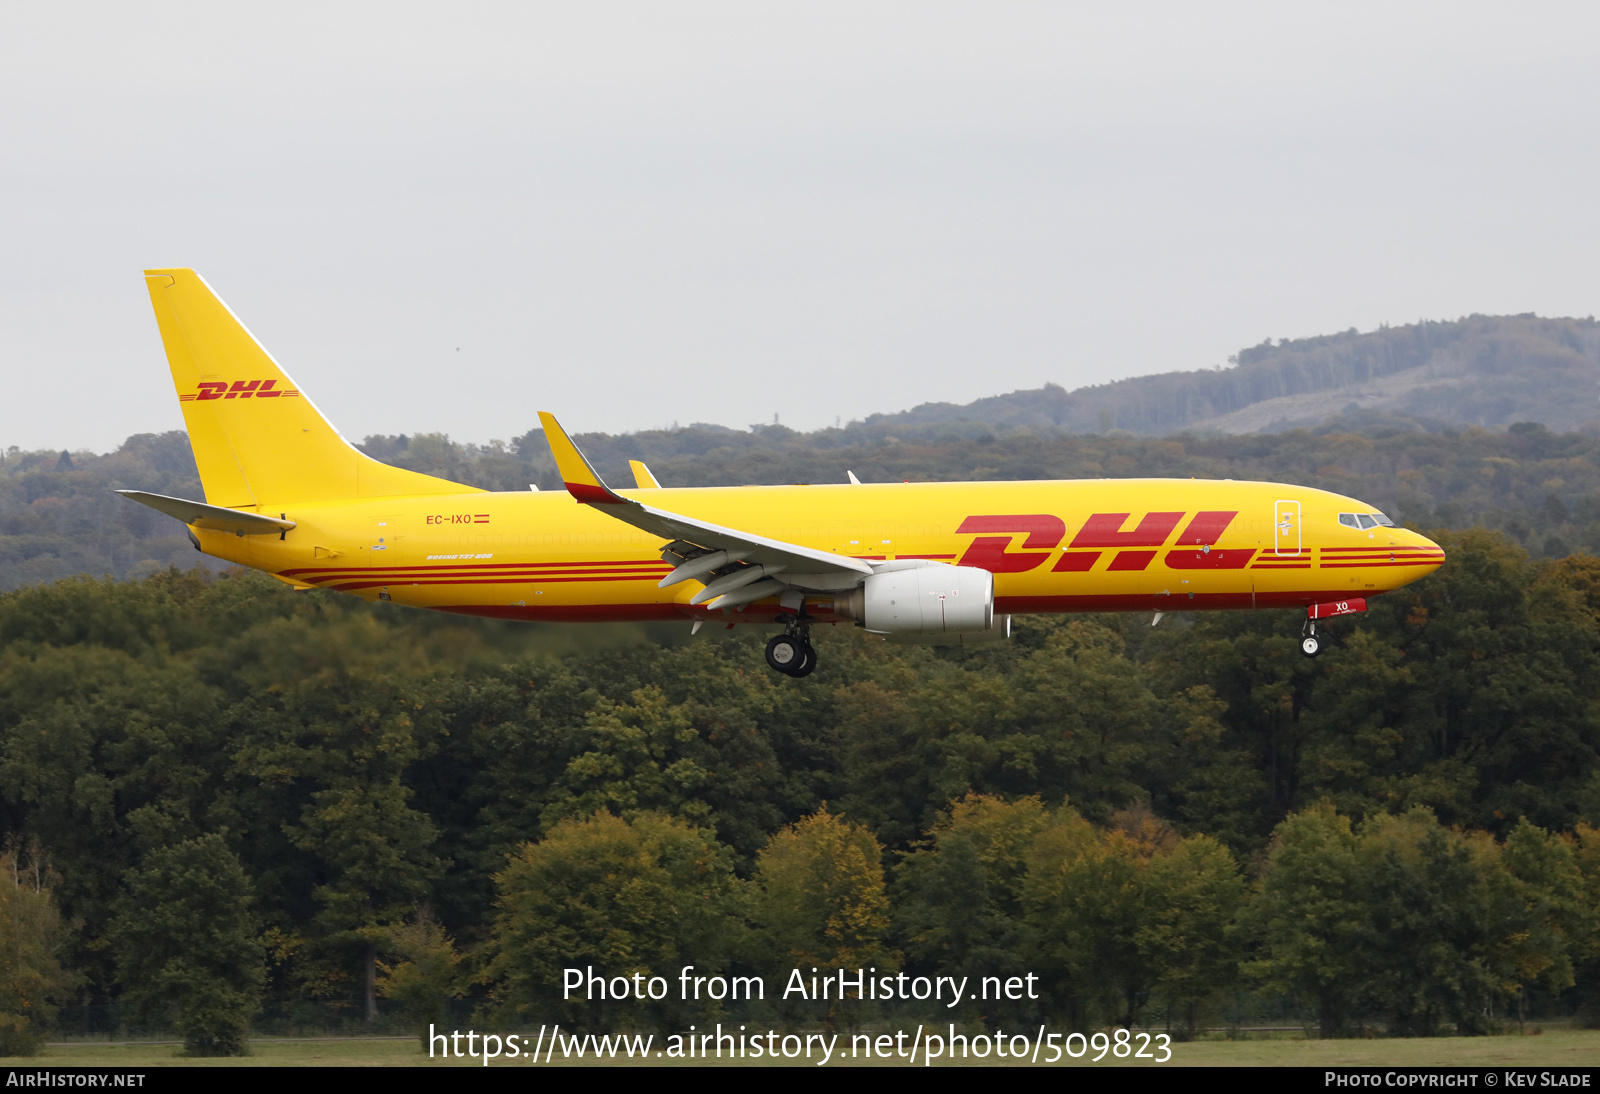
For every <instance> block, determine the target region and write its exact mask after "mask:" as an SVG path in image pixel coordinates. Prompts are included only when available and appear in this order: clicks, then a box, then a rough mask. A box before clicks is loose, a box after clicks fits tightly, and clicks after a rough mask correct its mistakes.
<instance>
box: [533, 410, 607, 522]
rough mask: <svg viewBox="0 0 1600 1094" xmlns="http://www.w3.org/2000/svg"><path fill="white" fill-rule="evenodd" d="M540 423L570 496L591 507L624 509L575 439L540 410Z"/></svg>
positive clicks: (553, 417) (552, 416)
mask: <svg viewBox="0 0 1600 1094" xmlns="http://www.w3.org/2000/svg"><path fill="white" fill-rule="evenodd" d="M539 421H540V423H541V424H542V425H543V426H544V439H545V440H546V441H547V442H549V444H550V454H551V455H552V456H554V457H555V458H556V469H557V470H558V471H560V472H561V481H562V482H563V483H565V484H566V487H567V493H569V494H571V495H572V496H573V497H574V498H577V499H578V500H579V501H582V502H588V503H589V504H591V505H621V504H623V503H624V502H626V501H627V499H626V498H622V497H619V496H618V495H617V494H615V493H613V492H612V489H611V487H609V486H607V485H606V484H605V480H604V479H602V478H601V477H600V476H599V474H598V473H596V471H595V469H594V468H593V467H590V466H589V461H588V460H587V459H585V458H584V455H583V453H582V452H579V451H578V446H577V445H575V444H573V443H572V438H571V437H569V436H567V431H566V430H565V429H562V428H561V423H560V422H558V421H556V419H555V415H554V414H548V413H546V412H545V411H543V410H541V411H539Z"/></svg>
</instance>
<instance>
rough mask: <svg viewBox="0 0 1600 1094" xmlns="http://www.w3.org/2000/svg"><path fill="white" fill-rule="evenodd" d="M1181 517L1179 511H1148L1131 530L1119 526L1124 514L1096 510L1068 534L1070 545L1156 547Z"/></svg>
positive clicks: (1165, 538) (1124, 521)
mask: <svg viewBox="0 0 1600 1094" xmlns="http://www.w3.org/2000/svg"><path fill="white" fill-rule="evenodd" d="M1182 519H1183V514H1182V513H1148V514H1146V515H1145V518H1144V519H1143V520H1141V521H1140V522H1139V525H1138V527H1136V528H1135V529H1134V530H1133V531H1131V532H1124V531H1121V530H1120V529H1121V528H1122V526H1123V525H1124V524H1126V523H1127V522H1128V514H1127V513H1096V514H1094V515H1093V516H1092V517H1090V518H1089V519H1088V520H1087V521H1085V522H1084V524H1083V528H1082V530H1080V531H1079V532H1078V534H1077V535H1076V536H1073V537H1072V542H1071V543H1070V544H1069V545H1068V546H1071V547H1160V546H1161V545H1162V544H1163V543H1165V542H1167V537H1168V536H1170V535H1171V534H1172V530H1173V529H1174V528H1176V527H1177V526H1178V522H1179V521H1180V520H1182Z"/></svg>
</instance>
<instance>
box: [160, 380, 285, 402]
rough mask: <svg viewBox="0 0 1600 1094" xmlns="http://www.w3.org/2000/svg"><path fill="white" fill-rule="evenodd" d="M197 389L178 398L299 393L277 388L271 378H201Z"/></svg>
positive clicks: (197, 399)
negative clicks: (231, 380) (230, 381)
mask: <svg viewBox="0 0 1600 1094" xmlns="http://www.w3.org/2000/svg"><path fill="white" fill-rule="evenodd" d="M196 388H197V390H196V391H195V393H194V394H193V395H180V396H178V398H179V400H180V401H182V402H185V403H188V402H202V403H205V402H210V401H211V400H213V399H249V398H251V397H252V396H253V397H255V398H257V399H276V398H278V397H279V396H280V395H281V396H291V395H299V394H300V393H299V392H298V391H295V390H294V389H293V388H285V389H283V390H282V391H279V390H278V381H277V380H276V379H272V380H235V381H233V383H232V384H229V383H228V382H227V381H226V380H202V381H200V383H199V384H198V385H196Z"/></svg>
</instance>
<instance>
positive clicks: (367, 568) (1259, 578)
mask: <svg viewBox="0 0 1600 1094" xmlns="http://www.w3.org/2000/svg"><path fill="white" fill-rule="evenodd" d="M145 281H146V283H147V285H148V287H149V290H150V300H151V302H152V303H153V304H154V305H155V312H156V321H157V323H158V324H159V325H160V328H161V339H162V341H163V343H165V345H166V351H167V360H168V361H169V362H170V363H171V366H172V379H173V382H174V384H175V385H176V387H177V392H178V401H179V403H180V404H181V406H182V409H183V416H184V421H185V423H186V424H187V426H188V429H189V440H190V443H191V444H192V445H193V446H194V455H195V460H196V462H197V463H198V464H199V468H200V481H201V483H202V485H203V486H204V488H205V495H206V500H205V502H204V503H201V502H197V501H187V500H184V499H180V498H169V497H164V496H162V495H158V494H149V493H144V492H142V491H137V490H123V491H121V493H122V494H123V495H125V496H127V497H129V498H131V499H133V500H134V501H137V502H140V503H142V504H144V505H148V506H151V507H152V508H154V509H158V510H160V511H161V512H163V513H167V514H170V515H171V516H174V517H177V518H178V519H179V520H181V521H183V522H184V523H185V524H187V525H188V527H189V534H190V538H191V539H192V540H193V542H194V545H195V547H196V549H197V550H201V551H204V552H206V553H207V554H210V555H215V556H216V557H218V558H223V559H227V560H229V561H230V562H237V563H240V564H242V565H245V566H252V567H255V568H256V569H259V570H265V571H266V572H267V573H269V574H272V575H273V576H275V577H277V578H279V579H280V580H282V581H285V582H288V583H289V584H291V585H294V586H296V587H299V588H320V589H334V590H338V591H340V592H348V593H353V594H355V595H356V596H360V597H364V598H366V599H369V600H389V601H393V602H394V603H397V604H409V605H412V606H414V607H419V608H435V609H438V610H440V611H447V612H460V613H462V614H465V615H478V616H487V617H490V618H495V619H523V620H561V621H582V620H662V619H683V620H694V621H696V624H697V625H698V623H699V622H700V621H703V620H705V619H707V618H715V619H720V620H725V621H727V622H729V623H762V624H766V625H769V626H771V625H779V626H781V627H782V628H783V630H782V633H781V634H779V635H777V636H775V637H774V638H773V639H772V640H771V641H770V642H769V643H768V644H767V661H768V663H769V664H770V665H771V666H772V667H773V668H774V669H777V670H778V671H780V672H785V673H788V674H789V675H791V676H804V675H806V674H807V673H809V672H811V670H812V669H813V668H815V666H816V654H815V652H814V651H813V649H812V647H811V643H810V641H809V635H810V629H811V627H812V626H813V625H817V624H823V623H829V624H831V623H840V622H843V623H850V624H854V625H856V626H860V627H864V628H865V629H866V630H868V631H870V632H873V633H875V634H881V635H883V636H885V637H886V638H888V639H890V640H895V641H911V642H957V643H971V642H980V641H990V640H995V639H1001V638H1005V637H1006V636H1007V635H1008V634H1009V633H1010V614H1011V613H1021V612H1088V611H1147V612H1154V613H1155V618H1156V619H1159V618H1160V615H1161V613H1163V612H1168V611H1194V610H1209V609H1219V608H1235V609H1238V608H1252V609H1254V608H1296V609H1299V610H1301V611H1304V612H1305V613H1306V616H1307V622H1306V628H1305V632H1304V635H1303V637H1302V644H1303V648H1304V650H1305V652H1306V653H1307V654H1311V655H1315V654H1316V653H1317V651H1318V648H1319V647H1318V639H1317V636H1316V622H1315V621H1316V620H1317V619H1321V618H1325V617H1328V616H1333V615H1343V614H1348V613H1350V612H1357V611H1364V610H1365V609H1366V600H1367V598H1369V597H1372V596H1376V595H1378V594H1380V593H1383V592H1386V591H1387V590H1390V589H1395V588H1398V587H1400V586H1401V585H1405V584H1406V583H1408V582H1411V581H1415V580H1416V579H1417V578H1419V577H1422V576H1424V575H1426V574H1428V573H1431V572H1432V571H1433V570H1435V569H1436V568H1438V566H1439V565H1440V564H1441V563H1442V562H1443V561H1444V552H1443V551H1442V550H1440V548H1439V547H1438V546H1437V545H1436V544H1434V543H1433V542H1432V541H1430V540H1428V539H1425V538H1424V537H1422V536H1420V535H1418V534H1416V533H1415V532H1411V531H1407V530H1405V529H1402V528H1397V527H1395V526H1394V525H1393V523H1391V522H1390V521H1389V519H1388V518H1387V517H1385V516H1384V515H1383V514H1382V513H1379V512H1376V511H1374V510H1373V509H1372V507H1371V506H1368V505H1364V504H1362V503H1361V502H1358V501H1355V500H1353V499H1351V498H1345V497H1340V496H1339V495H1337V494H1330V493H1328V492H1326V491H1323V490H1310V489H1306V488H1304V487H1297V486H1285V485H1283V484H1280V483H1264V482H1231V481H1225V482H1215V481H1201V480H1194V479H1098V480H1090V481H1069V482H963V483H933V482H930V483H903V484H902V483H883V484H860V483H856V482H855V481H854V480H855V476H854V475H851V476H850V479H851V482H850V483H849V484H848V485H846V484H841V485H838V486H760V487H734V488H719V489H686V490H675V489H668V488H664V487H662V486H660V485H659V484H658V483H657V482H656V481H655V479H654V478H653V477H652V476H651V475H650V472H649V471H648V470H647V469H646V468H645V467H644V465H643V464H641V463H635V464H634V465H633V468H634V478H635V488H634V489H624V490H615V489H613V488H611V487H610V486H608V485H606V483H605V482H603V481H602V480H601V478H600V476H599V475H598V474H596V473H595V470H594V468H592V467H591V466H590V465H589V463H588V461H587V460H586V459H585V458H584V456H583V454H582V453H581V452H579V451H578V449H577V447H576V446H575V445H574V444H573V443H572V441H571V439H570V438H569V437H568V436H567V434H566V433H565V432H564V431H563V430H562V428H561V426H560V425H558V424H557V423H556V420H555V419H554V418H552V417H551V416H550V415H549V414H541V415H540V418H541V420H542V421H543V423H544V430H545V436H546V437H547V438H548V440H549V442H550V447H551V449H552V451H553V452H554V454H555V459H556V464H557V466H558V467H559V469H560V471H561V477H562V478H563V479H564V480H565V482H566V487H567V489H566V491H565V492H560V493H557V492H539V491H537V490H530V491H528V492H526V493H520V492H519V493H489V492H486V491H483V490H478V489H475V488H473V487H470V486H463V485H461V484H460V483H454V482H448V481H446V480H444V479H439V478H434V477H432V476H429V475H422V474H418V473H416V472H414V471H405V470H401V469H400V468H396V467H390V466H388V465H387V464H382V463H379V462H378V461H377V460H374V459H371V458H369V457H367V456H365V455H363V454H362V453H361V452H359V451H357V450H356V449H355V448H354V447H352V446H351V445H350V444H349V443H348V442H346V441H345V439H344V438H343V437H341V436H340V435H339V434H338V432H336V431H335V430H334V429H333V427H332V426H331V425H329V424H328V422H327V420H326V419H325V418H323V417H322V415H321V414H320V413H318V411H317V409H316V407H315V406H313V405H312V403H311V400H310V399H309V398H307V397H306V396H305V394H304V393H303V392H302V391H301V390H300V389H299V388H298V387H297V386H296V385H295V384H294V382H293V381H291V380H290V379H289V377H288V376H287V375H286V374H285V373H284V371H283V370H282V369H281V368H279V367H278V364H277V362H276V361H274V360H273V359H272V357H271V356H270V355H269V354H268V353H267V352H266V350H264V349H262V348H261V346H260V345H259V344H258V343H257V342H256V340H255V339H254V338H253V337H252V336H251V335H250V332H249V331H247V330H246V329H245V328H244V325H243V324H241V323H240V322H239V321H238V320H237V319H236V318H235V317H234V315H233V313H232V312H231V311H229V310H228V308H227V306H226V305H225V304H223V302H222V301H221V300H220V299H218V298H217V296H216V294H215V293H213V292H212V291H211V288H210V287H209V286H208V285H207V284H206V283H205V282H204V281H203V280H202V279H201V278H200V277H199V275H197V274H196V273H195V272H194V271H193V270H149V271H147V272H146V274H145Z"/></svg>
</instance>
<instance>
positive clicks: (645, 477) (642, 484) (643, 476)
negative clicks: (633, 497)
mask: <svg viewBox="0 0 1600 1094" xmlns="http://www.w3.org/2000/svg"><path fill="white" fill-rule="evenodd" d="M628 466H629V467H631V468H633V484H634V485H635V486H637V487H638V488H639V489H640V490H659V489H661V484H660V483H659V482H657V481H656V477H655V476H654V475H652V474H650V469H649V468H648V467H646V466H645V465H644V461H643V460H629V461H628Z"/></svg>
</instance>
